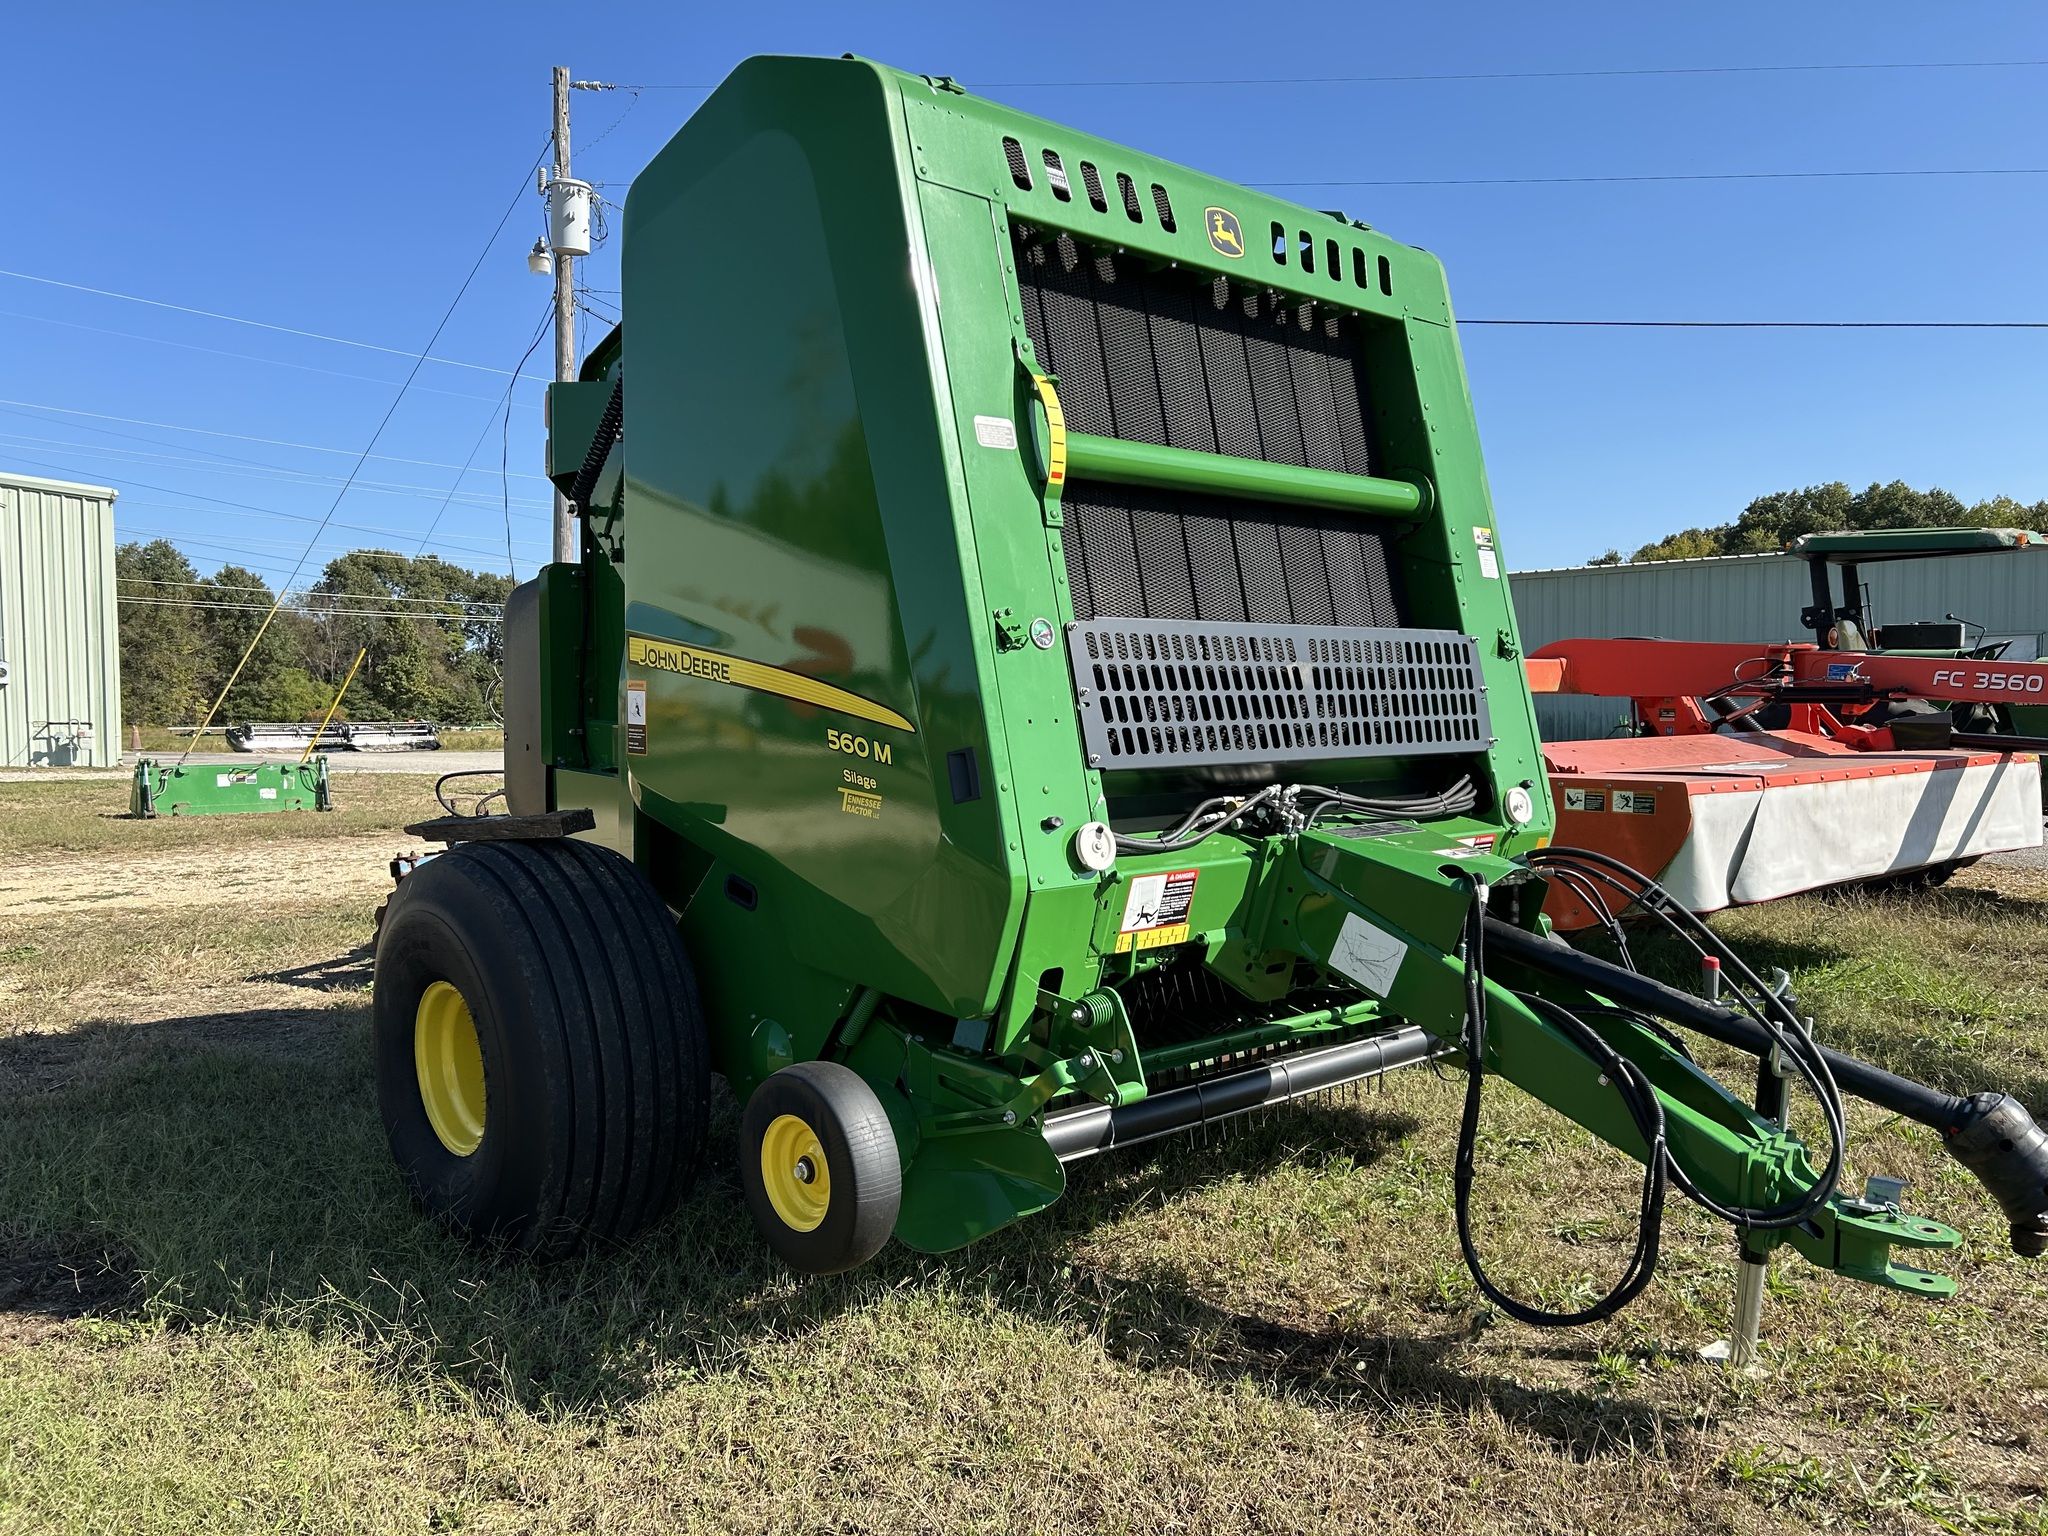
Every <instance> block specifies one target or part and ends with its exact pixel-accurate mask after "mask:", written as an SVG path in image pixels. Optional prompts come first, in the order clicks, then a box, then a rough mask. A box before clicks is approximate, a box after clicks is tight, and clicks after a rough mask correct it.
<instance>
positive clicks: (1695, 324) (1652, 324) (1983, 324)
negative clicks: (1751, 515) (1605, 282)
mask: <svg viewBox="0 0 2048 1536" xmlns="http://www.w3.org/2000/svg"><path fill="white" fill-rule="evenodd" d="M1458 324H1460V325H1532V326H1556V327H1576V328H1584V329H1590V330H1652V331H2048V320H1520V319H1515V320H1508V319H1483V320H1468V319H1464V318H1462V317H1461V318H1460V319H1459V321H1458Z"/></svg>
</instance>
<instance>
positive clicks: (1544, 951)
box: [1486, 917, 1965, 1132]
mask: <svg viewBox="0 0 2048 1536" xmlns="http://www.w3.org/2000/svg"><path fill="white" fill-rule="evenodd" d="M1486 939H1487V942H1488V943H1489V944H1491V945H1493V946H1494V947H1495V948H1496V949H1498V950H1500V951H1502V952H1503V953H1505V954H1507V955H1510V956H1512V957H1513V958H1514V959H1515V960H1517V961H1519V962H1520V963H1522V964H1523V965H1526V966H1528V967H1529V968H1530V969H1531V970H1538V971H1547V972H1549V973H1550V974H1551V975H1553V976H1557V977H1560V978H1561V979H1563V980H1565V981H1569V982H1572V983H1574V984H1576V985H1578V986H1581V987H1584V988H1585V989H1586V990H1587V991H1589V992H1597V993H1599V994H1600V995H1601V996H1603V997H1609V998H1612V999H1613V1000H1614V1001H1615V1002H1618V1003H1623V1004H1626V1005H1627V1006H1628V1007H1631V1008H1640V1009H1642V1010H1643V1011H1644V1012H1645V1013H1654V1014H1656V1015H1658V1016H1659V1017H1660V1018H1666V1019H1669V1020H1670V1021H1671V1022H1672V1023H1674V1024H1679V1025H1683V1026H1684V1027H1685V1028H1687V1029H1690V1030H1695V1031H1697V1032H1698V1033H1700V1034H1702V1035H1705V1036H1706V1037H1707V1038H1708V1039H1710V1040H1719V1041H1720V1042H1721V1043H1722V1044H1723V1045H1732V1046H1734V1047H1735V1048H1736V1049H1737V1050H1740V1051H1747V1052H1749V1054H1750V1055H1752V1056H1757V1057H1763V1056H1767V1055H1769V1054H1770V1050H1771V1046H1772V1044H1773V1043H1774V1042H1773V1041H1772V1040H1771V1037H1770V1036H1769V1034H1768V1033H1766V1032H1765V1030H1764V1029H1763V1028H1762V1026H1761V1025H1759V1024H1758V1023H1757V1022H1756V1021H1755V1020H1754V1019H1749V1018H1745V1017H1743V1016H1742V1015H1741V1014H1739V1013H1736V1012H1734V1011H1733V1010H1732V1009H1728V1008H1723V1007H1720V1006H1719V1005H1718V1004H1715V1003H1709V1002H1706V1001H1704V1000H1703V999H1701V998H1697V997H1694V996H1693V995H1692V994H1691V993H1690V992H1681V991H1679V990H1678V989H1677V988H1676V987H1667V986H1666V985H1665V984H1664V983H1663V982H1661V981H1657V980H1655V979H1653V978H1651V977H1648V976H1643V975H1639V974H1638V973H1636V972H1635V971H1629V970H1624V969H1622V967H1620V966H1618V965H1613V964H1610V963H1609V962H1607V961H1605V960H1602V959H1600V958H1598V957H1597V956H1595V955H1588V954H1583V953H1581V952H1580V951H1578V950H1576V949H1572V948H1571V947H1569V946H1568V945H1564V944H1558V943H1555V942H1553V941H1552V940H1550V939H1546V938H1544V937H1543V936H1542V935H1540V934H1535V933H1530V932H1529V931H1528V930H1527V929H1523V928H1517V927H1514V926H1513V925H1512V924H1509V923H1504V922H1502V921H1501V920H1500V919H1499V918H1492V917H1490V918H1488V919H1487V920H1486ZM1820 1054H1821V1056H1822V1058H1823V1059H1824V1060H1825V1061H1826V1062H1827V1064H1828V1066H1829V1068H1830V1069H1831V1070H1832V1071H1833V1072H1834V1075H1835V1082H1836V1084H1837V1085H1838V1086H1840V1087H1842V1088H1844V1089H1846V1090H1847V1091H1848V1092H1850V1093H1853V1094H1855V1095H1856V1097H1857V1098H1859V1099H1865V1100H1868V1101H1869V1102H1870V1103H1872V1104H1875V1105H1877V1106H1878V1107H1879V1108H1880V1109H1888V1110H1891V1111H1892V1112H1893V1113H1894V1114H1899V1115H1904V1116H1905V1117H1906V1118H1907V1119H1908V1120H1915V1121H1918V1122H1919V1123H1920V1124H1922V1125H1930V1126H1933V1127H1934V1128H1935V1129H1936V1130H1940V1131H1944V1132H1945V1131H1946V1130H1947V1129H1948V1128H1949V1127H1951V1126H1953V1125H1955V1124H1956V1123H1957V1120H1958V1117H1959V1116H1961V1115H1962V1114H1963V1110H1964V1103H1965V1101H1964V1100H1962V1099H1960V1098H1957V1097H1956V1096H1955V1095H1954V1094H1949V1093H1942V1092H1940V1091H1939V1090H1937V1089H1933V1088H1929V1087H1927V1086H1926V1085H1925V1084H1924V1083H1916V1082H1913V1081H1912V1080H1911V1079H1909V1078H1904V1077H1899V1076H1897V1075H1896V1074H1894V1073H1891V1072H1887V1071H1885V1070H1884V1068H1882V1067H1874V1066H1872V1065H1871V1064H1870V1063H1869V1062H1867V1061H1858V1060H1857V1059H1856V1058H1855V1057H1854V1056H1844V1055H1843V1054H1842V1053H1841V1052H1839V1051H1831V1050H1829V1049H1828V1048H1827V1047H1826V1046H1821V1047H1820Z"/></svg>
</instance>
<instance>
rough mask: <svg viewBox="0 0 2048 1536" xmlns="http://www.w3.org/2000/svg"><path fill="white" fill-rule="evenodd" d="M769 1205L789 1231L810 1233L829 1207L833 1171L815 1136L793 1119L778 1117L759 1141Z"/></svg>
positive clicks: (806, 1124)
mask: <svg viewBox="0 0 2048 1536" xmlns="http://www.w3.org/2000/svg"><path fill="white" fill-rule="evenodd" d="M761 1182H762V1184H763V1185H765V1186H766V1187H767V1190H768V1203H769V1204H770V1205H772V1206H774V1207H775V1214H776V1215H777V1216H779V1217H781V1218H782V1224H783V1225H784V1226H786V1227H788V1228H790V1229H791V1230H792V1231H796V1232H812V1231H815V1230H816V1229H817V1227H818V1224H819V1223H820V1222H822V1221H823V1220H824V1219H825V1212H826V1210H827V1208H829V1207H830V1206H831V1204H832V1170H831V1168H830V1167H829V1166H828V1165H827V1164H826V1162H825V1149H824V1147H823V1146H822V1145H820V1143H819V1141H818V1133H817V1132H816V1131H814V1130H812V1129H811V1128H810V1126H809V1124H808V1123H806V1122H805V1121H804V1120H803V1119H802V1118H800V1117H799V1116H796V1115H777V1116H776V1117H775V1119H774V1120H773V1121H772V1122H770V1124H769V1126H768V1131H767V1134H765V1135H764V1136H762V1138H761Z"/></svg>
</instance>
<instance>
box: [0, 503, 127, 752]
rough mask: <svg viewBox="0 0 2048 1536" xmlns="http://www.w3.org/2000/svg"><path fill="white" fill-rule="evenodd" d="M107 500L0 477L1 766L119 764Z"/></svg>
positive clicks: (116, 634)
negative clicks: (3, 678) (3, 674)
mask: <svg viewBox="0 0 2048 1536" xmlns="http://www.w3.org/2000/svg"><path fill="white" fill-rule="evenodd" d="M114 495H115V493H114V492H113V491H110V490H108V489H107V488H106V487H104V486H97V485H72V484H69V483H67V482H65V481H61V480H42V479H38V478H35V477H34V476H29V475H11V474H0V665H4V667H5V670H6V674H7V677H6V681H5V682H0V766H5V767H9V768H20V767H24V766H53V767H62V766H92V767H110V766H113V765H114V764H117V763H119V762H120V760H121V646H120V624H119V618H118V611H117V609H116V607H115V602H114V592H115V587H114Z"/></svg>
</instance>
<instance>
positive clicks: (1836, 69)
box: [619, 59, 2048, 92]
mask: <svg viewBox="0 0 2048 1536" xmlns="http://www.w3.org/2000/svg"><path fill="white" fill-rule="evenodd" d="M2043 66H2048V59H1958V60H1952V61H1943V60H1937V59H1915V60H1911V61H1908V62H1904V63H1873V64H1858V63H1834V64H1702V65H1687V66H1652V67H1646V68H1638V69H1514V70H1508V69H1498V70H1460V71H1456V72H1452V73H1445V74H1404V75H1240V76H1236V77H1229V76H1225V77H1220V78H1213V79H1155V80H987V81H982V82H980V83H979V84H978V85H974V86H970V87H969V89H970V90H991V91H1020V90H1097V89H1107V90H1128V89H1132V88H1137V87H1159V88H1197V87H1199V88H1204V89H1207V88H1211V87H1215V86H1259V85H1436V84H1444V83H1450V82H1461V81H1492V80H1625V79H1650V78H1656V77H1660V76H1684V75H1786V74H1808V75H1818V74H1852V73H1893V72H1895V73H1905V72H1914V71H1922V70H1949V69H2040V68H2042V67H2043ZM619 89H620V90H624V91H703V92H709V91H711V90H713V89H715V87H713V86H708V85H621V86H620V87H619Z"/></svg>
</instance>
